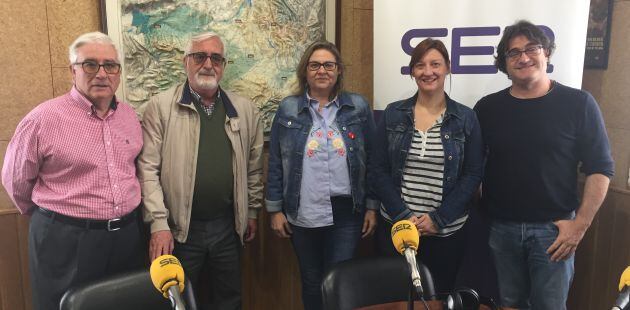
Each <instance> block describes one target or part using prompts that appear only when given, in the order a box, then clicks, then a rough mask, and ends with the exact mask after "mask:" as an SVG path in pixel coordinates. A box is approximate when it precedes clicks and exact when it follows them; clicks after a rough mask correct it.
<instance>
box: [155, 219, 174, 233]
mask: <svg viewBox="0 0 630 310" xmlns="http://www.w3.org/2000/svg"><path fill="white" fill-rule="evenodd" d="M161 230H171V228H170V227H168V222H167V221H166V219H164V220H161V219H159V220H158V219H156V220H153V223H151V233H154V232H156V231H161Z"/></svg>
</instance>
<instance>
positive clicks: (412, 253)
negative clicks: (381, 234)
mask: <svg viewBox="0 0 630 310" xmlns="http://www.w3.org/2000/svg"><path fill="white" fill-rule="evenodd" d="M392 242H393V243H394V247H395V248H396V251H398V252H399V253H400V254H402V255H404V256H405V259H407V264H408V265H409V271H410V272H411V283H412V284H413V287H414V288H415V289H416V292H417V293H418V295H419V296H420V297H422V295H423V292H422V279H421V278H420V272H419V271H418V264H417V263H416V250H418V245H419V244H420V234H419V233H418V229H417V228H416V225H414V224H413V223H412V222H411V221H408V220H402V221H398V222H396V223H395V224H394V226H392Z"/></svg>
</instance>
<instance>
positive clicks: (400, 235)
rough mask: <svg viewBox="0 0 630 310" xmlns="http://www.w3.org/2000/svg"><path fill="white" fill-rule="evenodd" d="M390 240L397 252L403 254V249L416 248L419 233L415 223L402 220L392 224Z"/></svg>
mask: <svg viewBox="0 0 630 310" xmlns="http://www.w3.org/2000/svg"><path fill="white" fill-rule="evenodd" d="M392 242H393V243H394V247H395V248H396V251H398V253H400V254H403V252H404V251H405V249H413V250H414V251H416V250H418V245H419V244H420V234H419V233H418V229H417V228H416V225H414V224H413V223H412V222H411V221H408V220H402V221H398V222H396V224H394V226H392Z"/></svg>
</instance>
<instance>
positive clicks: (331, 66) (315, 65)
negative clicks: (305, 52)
mask: <svg viewBox="0 0 630 310" xmlns="http://www.w3.org/2000/svg"><path fill="white" fill-rule="evenodd" d="M307 67H308V69H309V70H311V71H317V70H319V68H321V67H324V70H326V71H333V70H335V69H336V68H337V63H336V62H334V61H327V62H316V61H309V63H308V65H307Z"/></svg>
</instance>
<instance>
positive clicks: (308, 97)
mask: <svg viewBox="0 0 630 310" xmlns="http://www.w3.org/2000/svg"><path fill="white" fill-rule="evenodd" d="M306 101H307V102H308V103H309V106H313V105H316V104H319V101H317V99H315V98H313V97H311V95H309V94H308V90H306ZM330 104H334V105H335V106H337V108H339V96H335V98H333V100H331V101H330V102H328V103H327V104H326V106H329V105H330Z"/></svg>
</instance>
